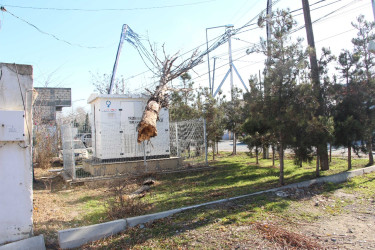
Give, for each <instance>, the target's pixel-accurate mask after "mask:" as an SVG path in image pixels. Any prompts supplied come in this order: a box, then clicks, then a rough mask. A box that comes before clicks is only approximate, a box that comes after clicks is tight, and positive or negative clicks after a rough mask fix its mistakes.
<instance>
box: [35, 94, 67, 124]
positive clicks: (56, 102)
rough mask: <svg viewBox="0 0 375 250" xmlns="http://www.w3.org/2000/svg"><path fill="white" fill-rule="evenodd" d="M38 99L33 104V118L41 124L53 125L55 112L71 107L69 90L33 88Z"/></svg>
mask: <svg viewBox="0 0 375 250" xmlns="http://www.w3.org/2000/svg"><path fill="white" fill-rule="evenodd" d="M34 89H35V90H36V91H37V92H38V97H37V99H36V100H35V103H34V118H36V119H38V120H40V121H41V122H43V123H55V121H56V111H61V110H62V108H63V107H71V105H72V90H71V88H34Z"/></svg>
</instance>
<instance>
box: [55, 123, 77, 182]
mask: <svg viewBox="0 0 375 250" xmlns="http://www.w3.org/2000/svg"><path fill="white" fill-rule="evenodd" d="M76 131H77V130H76V129H74V128H72V126H70V125H69V124H66V125H62V126H61V141H62V155H59V157H60V158H62V159H63V165H64V172H65V173H66V174H67V175H69V176H70V177H71V178H72V179H75V178H76V175H75V154H74V143H73V138H74V136H75V132H76ZM60 154H61V153H60Z"/></svg>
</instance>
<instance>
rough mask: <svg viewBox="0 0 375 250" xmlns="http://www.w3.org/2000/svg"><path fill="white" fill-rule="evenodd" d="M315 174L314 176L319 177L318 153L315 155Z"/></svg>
mask: <svg viewBox="0 0 375 250" xmlns="http://www.w3.org/2000/svg"><path fill="white" fill-rule="evenodd" d="M315 176H316V177H319V176H320V172H319V155H318V154H317V155H316V170H315Z"/></svg>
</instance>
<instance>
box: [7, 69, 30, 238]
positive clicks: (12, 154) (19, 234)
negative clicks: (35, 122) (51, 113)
mask: <svg viewBox="0 0 375 250" xmlns="http://www.w3.org/2000/svg"><path fill="white" fill-rule="evenodd" d="M16 72H18V78H19V80H18V79H17V73H16ZM20 88H21V90H20ZM32 89H33V68H32V66H30V65H15V64H5V63H0V110H24V105H23V101H22V97H21V92H22V95H23V99H24V103H25V110H26V119H25V123H24V127H25V140H24V141H19V142H11V141H7V142H4V141H0V244H4V243H7V242H13V241H17V240H20V239H25V238H28V237H30V236H31V235H32V234H33V220H32V213H33V193H32V165H31V164H32V158H31V152H32V135H30V134H29V133H32V112H31V110H32V109H31V107H32ZM0 125H1V124H0Z"/></svg>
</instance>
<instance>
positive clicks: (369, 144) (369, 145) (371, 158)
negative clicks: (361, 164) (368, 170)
mask: <svg viewBox="0 0 375 250" xmlns="http://www.w3.org/2000/svg"><path fill="white" fill-rule="evenodd" d="M367 151H368V165H369V166H372V165H374V156H373V155H372V136H371V138H370V140H369V141H368V142H367Z"/></svg>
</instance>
